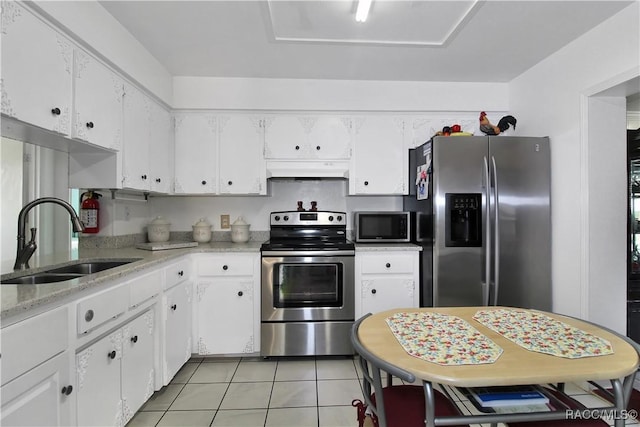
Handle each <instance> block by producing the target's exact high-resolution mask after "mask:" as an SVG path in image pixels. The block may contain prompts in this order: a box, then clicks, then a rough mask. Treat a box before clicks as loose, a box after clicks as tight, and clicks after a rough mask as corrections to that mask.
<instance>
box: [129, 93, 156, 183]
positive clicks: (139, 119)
mask: <svg viewBox="0 0 640 427" xmlns="http://www.w3.org/2000/svg"><path fill="white" fill-rule="evenodd" d="M123 102H124V124H123V129H124V135H123V147H122V148H123V155H122V186H123V187H125V188H133V189H135V190H149V181H151V176H150V172H149V141H150V138H151V106H150V100H149V98H147V96H145V95H144V94H143V93H142V92H140V91H139V90H138V89H136V88H135V87H133V86H131V85H130V84H127V85H125V94H124V101H123Z"/></svg>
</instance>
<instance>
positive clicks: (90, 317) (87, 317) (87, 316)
mask: <svg viewBox="0 0 640 427" xmlns="http://www.w3.org/2000/svg"><path fill="white" fill-rule="evenodd" d="M84 320H86V321H87V322H91V321H92V320H93V310H87V312H86V313H85V314H84Z"/></svg>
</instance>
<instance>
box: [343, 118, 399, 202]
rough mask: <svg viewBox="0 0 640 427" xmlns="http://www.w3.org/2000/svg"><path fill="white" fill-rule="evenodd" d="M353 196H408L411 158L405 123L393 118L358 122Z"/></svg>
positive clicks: (352, 171) (352, 169)
mask: <svg viewBox="0 0 640 427" xmlns="http://www.w3.org/2000/svg"><path fill="white" fill-rule="evenodd" d="M353 132H354V139H353V156H352V158H351V167H350V171H349V194H351V195H356V194H380V195H402V194H407V189H408V187H407V182H406V181H407V171H408V162H409V154H408V152H407V148H406V146H405V143H404V120H403V119H402V118H400V117H395V116H389V115H371V116H359V117H356V118H354V125H353Z"/></svg>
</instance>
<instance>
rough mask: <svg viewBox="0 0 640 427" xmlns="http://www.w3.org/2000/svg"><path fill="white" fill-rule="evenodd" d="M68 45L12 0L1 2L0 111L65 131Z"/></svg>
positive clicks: (70, 56) (70, 57) (68, 105)
mask: <svg viewBox="0 0 640 427" xmlns="http://www.w3.org/2000/svg"><path fill="white" fill-rule="evenodd" d="M72 69H73V45H72V44H71V42H70V41H69V40H68V39H67V38H65V37H63V36H62V35H61V34H60V33H58V32H57V31H55V30H53V29H52V28H51V27H50V26H49V25H47V24H45V23H44V22H43V21H41V20H40V19H39V18H37V17H36V16H35V15H33V14H32V13H31V12H29V11H28V10H27V9H25V8H23V7H22V6H21V5H19V4H18V3H17V2H13V1H3V2H2V79H1V80H0V82H1V86H2V110H1V111H2V114H4V115H7V116H9V117H14V118H16V119H19V120H21V121H24V122H27V123H30V124H33V125H36V126H38V127H41V128H44V129H47V130H51V131H54V132H58V133H61V134H63V135H69V134H70V131H71V114H72V107H71V101H72V99H71V82H72Z"/></svg>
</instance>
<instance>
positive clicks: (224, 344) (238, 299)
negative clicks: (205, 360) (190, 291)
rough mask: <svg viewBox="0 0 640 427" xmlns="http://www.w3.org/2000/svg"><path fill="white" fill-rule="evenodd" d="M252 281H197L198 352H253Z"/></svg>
mask: <svg viewBox="0 0 640 427" xmlns="http://www.w3.org/2000/svg"><path fill="white" fill-rule="evenodd" d="M253 298H254V295H253V280H252V278H237V279H235V280H234V279H215V278H211V279H202V280H201V281H200V282H199V283H198V300H197V310H198V353H199V354H203V355H204V354H237V353H253V352H254V336H253V321H254V319H253Z"/></svg>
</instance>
